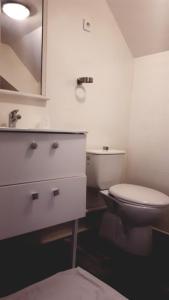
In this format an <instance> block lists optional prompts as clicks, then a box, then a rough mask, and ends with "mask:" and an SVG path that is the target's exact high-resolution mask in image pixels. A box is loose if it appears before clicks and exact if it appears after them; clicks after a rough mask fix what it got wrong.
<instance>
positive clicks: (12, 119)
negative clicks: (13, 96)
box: [8, 109, 22, 128]
mask: <svg viewBox="0 0 169 300" xmlns="http://www.w3.org/2000/svg"><path fill="white" fill-rule="evenodd" d="M18 111H19V109H14V110H12V111H11V112H10V113H9V124H8V125H9V127H13V128H14V127H16V123H17V121H18V120H20V119H21V118H22V116H21V115H20V114H18Z"/></svg>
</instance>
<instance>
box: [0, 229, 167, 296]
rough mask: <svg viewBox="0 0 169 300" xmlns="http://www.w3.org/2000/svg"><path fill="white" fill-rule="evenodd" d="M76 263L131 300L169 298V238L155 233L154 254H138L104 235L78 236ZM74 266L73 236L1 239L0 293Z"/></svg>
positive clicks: (86, 234) (87, 234)
mask: <svg viewBox="0 0 169 300" xmlns="http://www.w3.org/2000/svg"><path fill="white" fill-rule="evenodd" d="M77 262H78V265H80V266H81V267H82V268H84V269H86V270H87V271H89V272H91V273H92V274H94V275H95V276H97V277H98V278H100V279H101V280H103V281H104V282H106V283H108V284H109V285H111V286H112V287H113V288H115V289H116V290H118V291H119V292H121V293H122V294H123V295H125V296H126V297H128V298H129V299H131V300H151V299H152V300H169V242H168V238H167V239H166V236H164V235H162V234H158V233H156V234H155V235H154V251H153V253H152V255H151V256H150V257H148V258H147V257H146V258H144V257H135V256H132V255H129V254H126V253H124V252H122V251H120V250H119V249H117V248H115V247H114V246H113V245H111V244H109V243H107V242H105V241H103V240H101V239H100V238H99V236H98V234H97V231H96V230H94V231H88V232H85V233H82V234H80V235H79V240H78V259H77ZM70 267H71V242H70V239H65V240H60V241H57V242H52V243H49V244H47V245H43V246H40V245H35V244H31V243H27V242H25V240H22V239H15V240H12V241H8V242H6V243H0V296H3V295H6V294H9V293H11V292H14V291H16V290H19V289H21V288H23V287H25V286H27V285H30V284H32V283H34V282H37V281H39V280H42V279H44V278H46V277H49V276H51V275H53V274H55V273H57V272H59V271H62V270H66V269H68V268H70Z"/></svg>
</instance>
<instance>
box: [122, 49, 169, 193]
mask: <svg viewBox="0 0 169 300" xmlns="http://www.w3.org/2000/svg"><path fill="white" fill-rule="evenodd" d="M128 180H129V181H130V182H134V183H139V184H144V185H147V186H150V187H154V188H157V189H159V190H160V191H162V192H165V193H167V194H168V195H169V184H168V183H169V51H167V52H161V53H157V54H154V55H149V56H145V57H141V58H137V59H135V75H134V84H133V94H132V107H131V118H130V137H129V163H128Z"/></svg>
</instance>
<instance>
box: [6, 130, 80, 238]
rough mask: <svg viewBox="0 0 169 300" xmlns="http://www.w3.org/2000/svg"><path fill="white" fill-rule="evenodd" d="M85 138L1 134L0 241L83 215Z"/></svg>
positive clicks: (47, 134) (24, 133) (65, 133)
mask: <svg viewBox="0 0 169 300" xmlns="http://www.w3.org/2000/svg"><path fill="white" fill-rule="evenodd" d="M85 142H86V135H85V133H81V132H79V133H68V132H63V133H62V132H59V133H58V132H50V131H49V132H46V131H39V132H33V131H29V130H27V131H23V130H20V131H19V130H18V131H17V130H11V131H10V130H9V131H0V166H1V171H0V239H1V240H2V239H5V238H9V237H13V236H17V235H21V234H24V233H27V232H32V231H35V230H39V229H43V228H47V227H50V226H54V225H57V224H61V223H64V222H68V221H71V220H76V219H79V218H82V217H84V216H85V214H86V175H85V165H86V164H85V159H86V152H85Z"/></svg>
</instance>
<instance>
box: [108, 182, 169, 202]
mask: <svg viewBox="0 0 169 300" xmlns="http://www.w3.org/2000/svg"><path fill="white" fill-rule="evenodd" d="M109 193H110V194H111V195H112V196H114V197H116V198H119V199H121V200H123V201H125V202H130V203H131V202H132V203H135V204H142V205H149V206H159V207H160V206H168V205H169V197H168V196H167V195H165V194H163V193H161V192H159V191H156V190H153V189H150V188H147V187H143V186H140V185H133V184H117V185H113V186H112V187H110V189H109Z"/></svg>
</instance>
